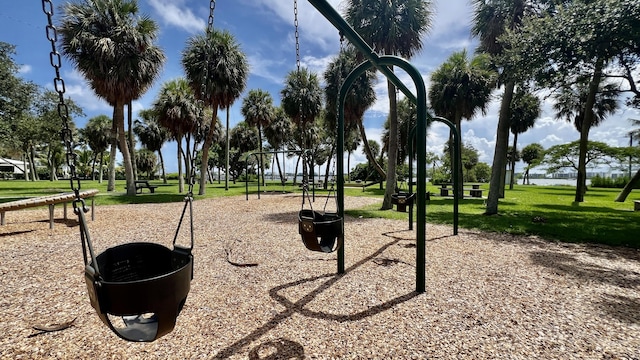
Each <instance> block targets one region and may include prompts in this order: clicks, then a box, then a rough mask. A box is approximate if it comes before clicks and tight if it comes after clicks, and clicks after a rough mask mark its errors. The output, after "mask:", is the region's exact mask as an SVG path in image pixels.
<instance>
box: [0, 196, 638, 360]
mask: <svg viewBox="0 0 640 360" xmlns="http://www.w3.org/2000/svg"><path fill="white" fill-rule="evenodd" d="M379 201H380V200H379V199H371V198H346V199H345V206H346V208H348V209H349V208H358V207H360V206H364V205H366V204H371V203H374V202H379ZM316 204H317V205H316V206H317V207H319V208H321V207H322V206H323V205H324V199H320V200H317V201H316ZM300 205H301V198H300V196H299V195H291V194H274V195H262V196H261V199H260V200H258V199H257V198H256V196H255V195H252V196H251V197H250V199H249V200H248V201H246V200H245V197H244V196H241V197H224V198H214V199H207V200H198V201H196V202H195V203H194V211H195V239H196V240H195V241H196V243H195V248H194V250H193V253H194V257H195V277H194V279H193V281H192V282H191V292H190V293H189V296H188V298H187V302H186V305H185V306H184V309H183V310H182V313H181V314H180V316H179V317H178V319H177V323H176V327H175V329H174V331H173V332H172V333H170V334H168V335H166V336H164V337H162V338H160V339H159V340H157V341H155V342H152V343H129V342H125V341H123V340H121V339H119V338H118V337H117V336H116V335H115V334H113V333H111V331H110V330H109V329H108V328H107V327H106V326H104V325H103V324H102V323H101V322H100V319H99V318H98V316H97V315H96V313H95V311H94V309H93V308H92V307H91V305H90V303H89V298H88V295H87V290H86V286H85V283H84V277H83V276H84V275H83V273H84V265H83V260H82V259H83V258H82V249H81V242H80V237H79V234H78V227H77V222H76V221H75V220H74V219H73V217H72V219H71V220H67V221H63V220H56V221H58V226H56V227H55V229H53V230H50V229H49V228H48V225H47V223H48V220H47V219H48V212H47V210H46V209H45V208H42V209H29V210H22V211H14V212H10V213H7V225H5V226H2V227H0V291H1V294H2V296H1V297H0V335H1V336H0V359H89V358H94V359H145V360H146V359H226V358H231V359H307V358H308V359H426V358H430V359H532V358H536V359H640V252H639V251H638V250H634V249H627V248H611V247H605V246H594V245H575V244H559V243H554V242H548V241H543V240H540V239H537V238H535V237H518V236H511V235H504V234H495V233H484V232H477V231H469V230H464V229H460V232H459V234H458V235H457V236H454V235H452V231H453V230H452V228H451V227H450V226H441V225H431V224H428V225H427V239H426V240H427V244H426V254H427V256H426V257H427V263H426V279H427V283H426V292H425V293H422V294H418V293H416V292H415V277H416V270H415V269H416V267H415V262H416V260H415V259H416V247H415V242H416V241H415V238H416V235H415V231H409V230H407V222H406V221H395V220H385V219H356V218H347V219H346V220H345V259H346V260H345V267H346V273H345V274H344V275H336V254H335V253H334V254H324V253H315V252H310V251H308V250H306V249H305V248H304V246H303V244H302V241H301V239H300V235H299V234H298V224H297V223H298V221H297V213H298V211H299V210H300ZM182 206H183V205H182V204H180V203H177V204H176V203H174V204H145V205H115V206H100V207H97V208H96V220H95V221H93V222H89V228H90V231H91V237H92V240H93V244H94V247H95V249H96V251H97V252H101V251H103V250H104V249H106V248H109V247H112V246H114V245H117V244H122V243H127V242H134V241H149V242H155V243H160V244H162V245H165V246H167V247H171V244H172V240H173V235H174V232H175V229H176V224H177V221H178V219H179V216H180V212H181V211H182ZM60 211H61V210H60ZM427 211H428V209H427ZM56 217H57V218H58V219H60V218H61V216H60V215H59V214H58V215H57V216H56ZM65 225H66V226H65ZM186 229H188V227H186ZM639 236H640V235H639ZM179 242H181V243H183V244H187V242H188V232H181V236H180V239H179ZM242 264H251V265H252V266H238V265H242ZM255 264H257V265H255ZM73 319H75V321H74V322H73V325H72V326H69V327H67V328H65V329H63V330H60V331H55V332H46V333H43V334H40V335H37V336H33V334H34V333H35V332H37V330H35V329H34V326H40V327H47V326H56V325H57V324H64V323H66V322H69V321H71V320H73Z"/></svg>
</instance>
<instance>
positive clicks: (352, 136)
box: [344, 129, 362, 182]
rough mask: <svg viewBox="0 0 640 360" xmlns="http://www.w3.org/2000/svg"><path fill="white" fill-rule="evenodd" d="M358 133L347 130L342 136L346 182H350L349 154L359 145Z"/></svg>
mask: <svg viewBox="0 0 640 360" xmlns="http://www.w3.org/2000/svg"><path fill="white" fill-rule="evenodd" d="M361 141H362V140H361V139H360V134H359V133H358V132H357V131H356V130H355V129H353V130H351V131H348V132H347V133H346V134H345V136H344V148H345V150H347V182H351V154H353V152H354V151H356V150H357V149H358V146H360V142H361Z"/></svg>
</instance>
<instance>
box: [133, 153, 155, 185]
mask: <svg viewBox="0 0 640 360" xmlns="http://www.w3.org/2000/svg"><path fill="white" fill-rule="evenodd" d="M136 161H137V162H138V164H137V168H138V171H140V172H146V173H147V179H149V180H153V178H154V172H155V171H156V166H157V164H158V158H157V157H156V154H155V153H154V152H153V151H151V150H149V149H140V150H138V154H137V156H136Z"/></svg>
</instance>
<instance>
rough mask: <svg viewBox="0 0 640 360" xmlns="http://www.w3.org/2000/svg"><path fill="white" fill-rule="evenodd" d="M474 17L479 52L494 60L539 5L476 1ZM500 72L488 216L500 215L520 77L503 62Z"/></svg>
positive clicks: (518, 1) (504, 0)
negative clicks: (502, 40) (509, 35)
mask: <svg viewBox="0 0 640 360" xmlns="http://www.w3.org/2000/svg"><path fill="white" fill-rule="evenodd" d="M472 3H473V7H474V16H473V25H472V28H471V34H472V35H473V36H475V37H477V38H478V39H479V40H480V45H479V47H478V51H480V52H484V53H487V54H489V55H491V57H492V59H494V60H495V59H496V57H497V56H499V55H501V54H502V53H503V52H504V45H503V44H502V43H500V42H498V38H500V37H501V36H502V35H503V34H504V33H505V32H507V31H512V32H514V33H517V32H518V31H519V30H518V29H519V28H520V26H521V25H522V19H523V17H525V16H526V15H528V14H534V13H535V12H536V7H535V5H536V3H535V2H530V1H528V0H473V1H472ZM495 65H496V67H497V68H498V69H500V74H499V81H498V82H497V84H498V85H504V93H503V95H502V103H501V105H500V113H499V115H498V127H497V129H496V145H495V150H494V152H493V162H492V166H491V179H490V184H489V194H488V195H487V206H486V210H485V214H487V215H494V214H497V213H498V199H499V198H500V196H501V194H502V193H503V191H504V182H503V181H502V178H503V173H504V169H506V165H507V147H508V146H509V127H510V124H509V112H510V108H511V100H512V99H513V92H514V90H515V87H516V76H514V75H515V74H514V73H515V71H514V69H513V67H512V64H511V63H509V62H505V61H501V62H499V63H496V64H495Z"/></svg>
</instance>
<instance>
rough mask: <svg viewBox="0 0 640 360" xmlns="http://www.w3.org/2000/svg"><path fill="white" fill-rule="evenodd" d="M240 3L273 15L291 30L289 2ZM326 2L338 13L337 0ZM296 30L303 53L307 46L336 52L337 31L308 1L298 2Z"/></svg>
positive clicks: (337, 45) (291, 20)
mask: <svg viewBox="0 0 640 360" xmlns="http://www.w3.org/2000/svg"><path fill="white" fill-rule="evenodd" d="M242 2H243V3H244V4H245V6H251V7H253V8H257V9H262V10H263V11H266V12H267V13H268V14H270V15H275V18H276V19H278V20H279V23H284V24H285V25H286V26H291V27H292V28H293V25H294V12H293V5H292V3H291V2H290V1H276V0H257V1H253V0H251V1H249V0H243V1H242ZM328 2H329V4H330V5H331V6H333V7H334V9H337V10H338V11H340V10H339V9H340V6H339V5H340V4H339V3H340V1H339V0H329V1H328ZM298 30H299V35H300V42H301V48H302V49H303V51H304V46H309V45H308V44H311V46H313V47H320V48H321V49H322V50H323V51H325V52H327V51H330V50H331V51H337V49H338V47H339V40H340V38H339V35H338V30H337V29H336V28H335V27H334V26H333V25H331V23H330V22H329V21H328V20H327V19H326V18H325V17H324V16H323V15H322V14H321V13H320V12H318V10H316V9H315V8H314V7H313V5H311V4H310V3H309V2H308V1H304V0H301V1H298ZM305 43H306V44H305Z"/></svg>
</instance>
